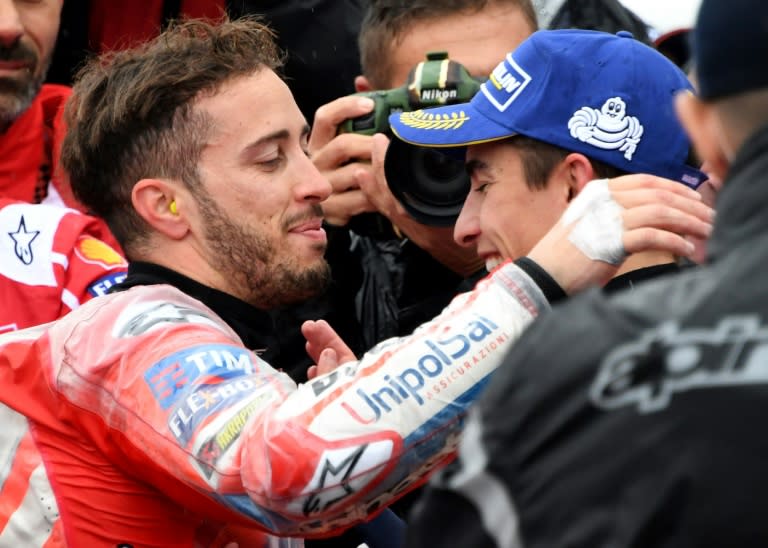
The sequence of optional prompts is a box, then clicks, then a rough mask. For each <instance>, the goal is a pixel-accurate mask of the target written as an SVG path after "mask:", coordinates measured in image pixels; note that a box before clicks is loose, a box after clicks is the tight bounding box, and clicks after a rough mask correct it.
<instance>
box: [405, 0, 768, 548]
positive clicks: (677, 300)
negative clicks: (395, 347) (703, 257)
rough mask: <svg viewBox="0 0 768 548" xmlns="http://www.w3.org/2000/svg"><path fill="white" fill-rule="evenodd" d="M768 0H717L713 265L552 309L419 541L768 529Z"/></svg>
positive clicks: (651, 541)
mask: <svg viewBox="0 0 768 548" xmlns="http://www.w3.org/2000/svg"><path fill="white" fill-rule="evenodd" d="M766 20H768V3H766V2H764V1H763V0H735V1H733V2H727V3H724V2H720V1H719V0H704V1H703V2H702V4H701V7H700V11H699V14H698V20H697V24H696V26H695V30H694V31H693V33H694V44H695V47H694V52H695V63H694V65H695V66H696V67H697V68H696V71H697V76H698V80H699V93H700V96H699V97H695V96H693V95H692V94H684V95H681V96H679V97H678V98H677V99H676V106H677V111H678V114H679V116H680V119H681V120H682V121H683V123H684V125H685V126H686V129H687V130H688V132H689V134H690V135H691V138H692V140H693V142H694V144H695V145H696V149H697V151H698V152H699V154H700V155H701V156H702V157H703V159H704V160H705V161H706V162H707V164H708V165H710V166H711V167H712V169H713V171H714V174H715V175H716V176H718V177H719V178H722V179H723V181H724V183H723V188H722V190H721V191H720V194H719V195H718V201H717V218H716V220H715V227H714V232H713V234H712V237H711V239H710V241H709V248H708V253H709V256H708V261H709V263H708V264H707V265H705V266H703V267H701V268H698V269H694V270H690V271H688V272H685V273H682V274H680V275H677V276H674V277H670V278H666V279H661V280H658V281H655V282H650V283H648V284H647V285H644V286H642V287H640V288H637V289H635V291H634V292H625V293H621V294H618V295H616V296H615V297H614V298H610V297H606V296H605V295H602V294H600V293H599V292H597V291H594V292H589V293H587V294H585V295H582V296H580V297H576V298H574V299H572V300H570V301H569V302H568V303H566V304H565V305H564V306H562V307H559V308H556V310H554V311H553V313H552V314H548V315H546V316H545V317H540V318H539V319H538V320H537V321H536V322H535V323H534V324H533V325H532V326H531V327H530V328H529V329H528V330H527V331H526V332H525V333H524V335H523V336H522V337H521V338H520V339H519V340H518V342H517V343H516V345H515V348H514V351H513V352H510V353H509V355H508V357H507V359H506V360H505V363H503V364H502V366H501V367H500V369H499V370H498V371H497V372H496V373H495V375H494V379H493V383H492V385H490V386H489V389H488V390H487V391H486V392H485V393H484V395H483V397H482V398H481V399H480V403H479V405H478V406H477V407H476V408H475V410H476V412H473V413H471V415H470V419H469V420H468V421H467V426H466V429H465V430H464V434H463V438H462V442H461V446H460V451H459V458H458V459H457V461H456V462H455V465H451V466H450V467H448V468H446V469H444V470H443V471H441V472H440V473H439V474H437V475H436V476H435V477H434V481H433V482H432V483H431V484H430V486H429V487H428V488H427V493H426V494H425V496H424V498H423V499H422V501H423V502H422V504H421V505H420V507H419V508H418V509H417V511H416V512H414V514H413V515H412V516H411V518H412V520H411V522H410V527H409V539H408V546H413V547H420V546H425V545H429V546H441V547H443V546H444V547H448V546H466V547H470V546H472V547H474V546H478V547H479V546H482V547H506V548H511V547H526V548H545V547H546V548H550V547H553V546H569V547H584V548H587V547H588V548H608V547H617V546H624V547H629V546H632V547H641V546H642V547H646V546H654V547H673V546H674V547H675V548H693V547H696V548H708V547H712V548H721V547H725V546H729V547H730V546H733V547H736V546H738V547H740V548H752V547H755V548H757V547H762V546H765V545H766V542H767V541H768V522H766V519H765V513H764V511H763V509H764V508H765V507H766V504H767V503H768V497H767V496H766V494H767V493H768V473H766V467H765V463H766V461H767V460H768V443H767V442H766V437H765V435H764V430H763V422H762V418H763V417H764V414H765V409H766V405H767V404H768V384H766V381H767V380H768V376H767V375H766V371H768V369H767V368H766V363H767V359H768V358H767V356H768V354H766V349H768V346H767V345H766V340H768V339H767V337H766V335H767V334H768V327H767V326H766V307H768V297H767V296H766V295H767V294H766V291H765V281H764V278H763V277H762V273H763V272H765V270H766V268H768V241H767V236H768V217H766V215H765V211H766V208H767V207H768V186H766V185H767V184H768V181H766V172H768V74H767V73H766V71H765V70H764V62H765V54H766V44H768V30H767V27H766V25H765V21H766Z"/></svg>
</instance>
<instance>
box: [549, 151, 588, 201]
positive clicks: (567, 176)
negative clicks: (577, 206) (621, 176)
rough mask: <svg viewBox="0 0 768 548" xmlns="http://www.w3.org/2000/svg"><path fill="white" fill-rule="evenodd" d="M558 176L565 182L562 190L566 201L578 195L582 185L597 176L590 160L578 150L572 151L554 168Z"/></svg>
mask: <svg viewBox="0 0 768 548" xmlns="http://www.w3.org/2000/svg"><path fill="white" fill-rule="evenodd" d="M555 171H556V172H558V171H559V175H558V177H559V178H560V179H561V180H562V181H563V182H564V183H565V187H564V192H565V193H566V196H567V197H566V199H567V201H568V202H570V201H571V200H573V199H574V198H575V197H576V196H578V194H579V192H581V191H582V189H583V188H584V185H586V184H587V183H588V182H590V181H592V180H594V179H596V178H597V175H595V170H594V169H593V168H592V162H590V161H589V158H587V157H586V156H584V155H583V154H579V153H578V152H572V153H571V154H569V155H568V156H566V157H565V159H564V160H563V161H562V162H560V164H559V165H558V166H557V167H556V168H555Z"/></svg>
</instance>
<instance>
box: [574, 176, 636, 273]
mask: <svg viewBox="0 0 768 548" xmlns="http://www.w3.org/2000/svg"><path fill="white" fill-rule="evenodd" d="M623 211H624V208H623V207H622V206H621V205H619V204H618V203H617V202H616V201H615V200H614V199H613V197H611V191H610V190H609V188H608V179H600V180H597V181H591V182H589V183H587V184H586V185H585V186H584V189H583V190H582V191H581V192H580V193H579V195H578V196H576V198H574V200H573V201H572V202H571V204H570V205H569V206H568V209H566V210H565V213H563V217H562V222H563V225H565V226H566V227H567V226H571V225H573V227H572V228H571V231H570V233H569V235H568V240H569V241H570V242H571V243H572V244H573V245H575V246H576V247H577V248H578V249H579V250H580V251H581V252H582V253H584V255H586V256H587V257H589V258H590V259H592V260H594V261H603V262H606V263H608V264H612V265H619V264H621V263H622V262H624V259H626V257H627V253H626V251H625V250H624V243H623V236H624V223H623V222H622V218H621V214H622V212H623Z"/></svg>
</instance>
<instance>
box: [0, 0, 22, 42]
mask: <svg viewBox="0 0 768 548" xmlns="http://www.w3.org/2000/svg"><path fill="white" fill-rule="evenodd" d="M23 34H24V25H23V24H22V22H21V16H20V14H19V10H17V9H16V3H15V2H14V0H0V47H6V48H8V47H11V46H13V45H14V44H15V43H16V42H18V41H19V39H21V36H22V35H23Z"/></svg>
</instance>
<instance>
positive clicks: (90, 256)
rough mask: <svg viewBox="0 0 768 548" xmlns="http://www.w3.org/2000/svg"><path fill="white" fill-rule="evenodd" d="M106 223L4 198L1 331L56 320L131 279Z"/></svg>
mask: <svg viewBox="0 0 768 548" xmlns="http://www.w3.org/2000/svg"><path fill="white" fill-rule="evenodd" d="M105 231H106V227H105V225H104V224H103V222H101V221H99V220H97V219H94V218H93V217H89V216H87V215H83V214H80V213H79V212H76V211H74V210H70V209H66V208H61V207H58V206H48V205H40V204H27V203H23V202H17V201H13V200H4V199H0V302H2V303H3V306H2V307H0V332H3V331H9V330H13V329H22V328H24V327H29V326H32V325H37V324H40V323H45V322H50V321H52V320H55V319H57V318H59V317H61V316H63V315H64V314H66V313H68V312H70V311H71V310H74V309H75V308H77V307H78V306H80V304H82V303H84V302H86V301H88V300H89V299H91V298H93V297H95V296H98V295H101V294H104V293H105V292H106V290H107V289H108V288H109V287H111V286H112V285H114V284H115V283H118V282H119V281H121V280H122V279H123V278H124V277H125V273H126V270H127V264H126V262H125V259H123V257H122V256H121V255H120V254H119V253H118V252H117V251H115V250H114V249H113V248H112V247H110V246H109V245H108V244H107V243H105V242H104V241H103V238H104V236H105Z"/></svg>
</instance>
